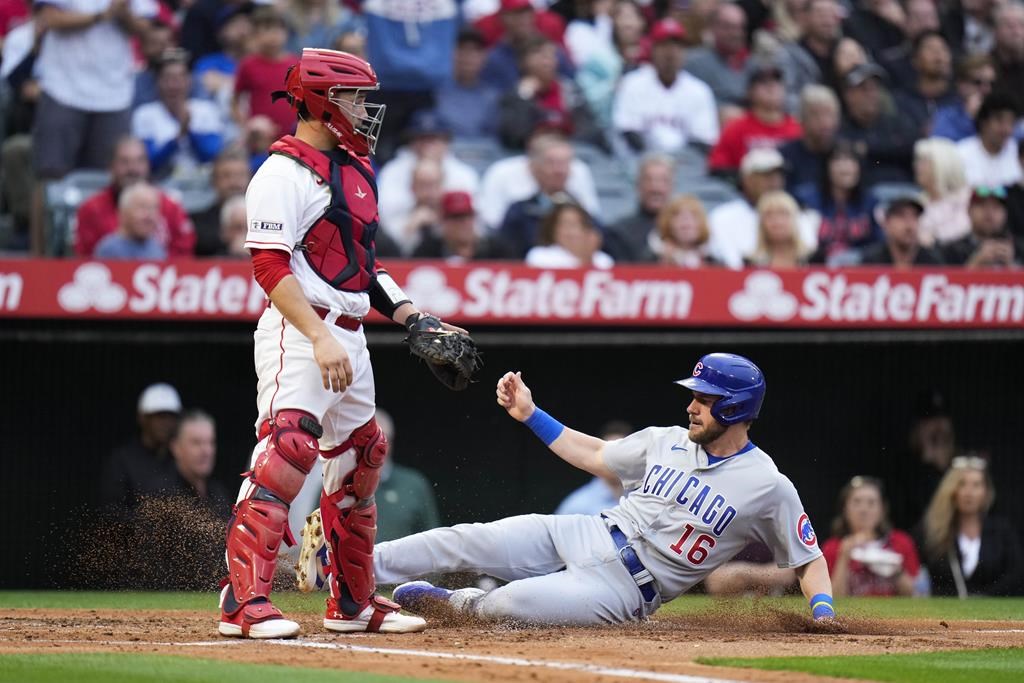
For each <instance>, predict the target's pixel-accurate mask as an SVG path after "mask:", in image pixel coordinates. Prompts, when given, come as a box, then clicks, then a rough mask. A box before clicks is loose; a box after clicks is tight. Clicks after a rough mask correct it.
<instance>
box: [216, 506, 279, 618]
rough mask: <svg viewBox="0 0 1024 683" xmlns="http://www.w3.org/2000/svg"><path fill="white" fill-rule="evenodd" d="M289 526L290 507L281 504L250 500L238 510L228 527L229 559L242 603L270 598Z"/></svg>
mask: <svg viewBox="0 0 1024 683" xmlns="http://www.w3.org/2000/svg"><path fill="white" fill-rule="evenodd" d="M287 526H288V508H287V506H285V505H282V504H281V503H276V502H273V501H268V500H257V499H255V498H248V499H246V500H243V501H242V502H241V503H239V504H238V506H237V507H236V509H235V516H234V517H233V518H232V519H231V523H230V525H229V526H228V536H227V557H228V578H229V580H230V581H231V586H232V588H233V589H234V593H235V598H236V599H237V600H238V602H239V603H241V604H245V603H247V602H249V601H250V600H253V599H254V598H265V597H267V596H269V595H270V589H271V586H272V584H273V580H274V570H275V568H276V567H277V550H278V548H279V547H280V546H281V539H282V538H283V537H284V532H285V528H286V527H287Z"/></svg>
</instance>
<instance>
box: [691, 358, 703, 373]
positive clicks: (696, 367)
mask: <svg viewBox="0 0 1024 683" xmlns="http://www.w3.org/2000/svg"><path fill="white" fill-rule="evenodd" d="M703 369H704V364H703V363H701V362H700V361H697V364H696V365H694V366H693V376H694V377H697V376H699V375H700V371H701V370H703Z"/></svg>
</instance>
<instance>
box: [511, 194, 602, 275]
mask: <svg viewBox="0 0 1024 683" xmlns="http://www.w3.org/2000/svg"><path fill="white" fill-rule="evenodd" d="M538 241H539V245H538V246H536V247H533V248H532V249H530V251H528V252H527V253H526V265H528V266H533V267H535V268H611V267H612V266H613V265H614V264H615V262H614V261H613V260H612V257H611V256H609V255H608V254H606V253H604V252H603V251H601V231H600V230H598V228H597V226H596V225H595V224H594V220H593V219H592V218H591V217H590V214H589V213H587V212H586V211H585V210H584V209H583V207H582V206H580V205H579V204H576V203H575V202H572V201H568V200H567V201H562V202H558V203H556V204H555V207H554V208H553V209H551V211H549V212H548V214H547V216H545V217H544V221H543V222H542V223H541V225H540V235H539V237H538Z"/></svg>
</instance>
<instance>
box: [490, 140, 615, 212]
mask: <svg viewBox="0 0 1024 683" xmlns="http://www.w3.org/2000/svg"><path fill="white" fill-rule="evenodd" d="M563 162H564V163H565V164H567V166H563ZM563 175H565V176H566V177H565V178H564V179H563V178H562V176H563ZM542 186H544V187H554V188H556V189H559V190H564V191H565V192H566V193H568V194H569V195H570V196H571V197H573V198H575V199H576V200H577V201H579V203H580V204H581V205H582V206H583V208H585V209H586V210H587V212H588V213H590V214H591V215H597V214H598V213H599V212H600V204H599V203H598V200H597V188H596V187H595V185H594V176H593V175H592V174H591V172H590V167H589V166H587V165H586V164H585V163H583V162H582V161H581V160H580V159H577V158H576V156H575V153H574V152H573V149H572V145H569V144H567V140H566V137H565V135H564V134H563V133H562V132H561V131H559V130H557V129H552V128H549V127H547V126H545V127H542V128H538V129H536V130H534V132H533V134H532V135H531V136H530V140H529V141H528V142H527V143H526V154H518V155H515V156H511V157H506V158H504V159H499V160H498V161H495V162H494V163H493V164H491V165H490V166H489V167H488V168H487V171H486V172H485V173H484V177H483V180H482V181H481V183H480V194H479V195H478V196H477V211H478V212H479V215H480V218H481V219H482V221H483V224H484V225H485V226H486V227H487V228H488V229H489V230H496V229H498V227H499V226H500V225H501V223H502V221H503V220H504V218H505V214H506V213H507V212H508V210H509V207H510V206H512V205H513V204H515V203H516V202H519V201H523V200H525V199H529V198H530V197H533V196H534V195H536V194H537V193H538V192H539V191H540V188H541V187H542Z"/></svg>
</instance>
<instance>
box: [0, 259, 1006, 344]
mask: <svg viewBox="0 0 1024 683" xmlns="http://www.w3.org/2000/svg"><path fill="white" fill-rule="evenodd" d="M389 271H390V272H391V273H392V275H393V276H394V277H395V280H397V281H398V283H399V284H401V285H402V286H403V287H404V289H405V291H406V292H407V293H408V294H409V296H410V298H411V299H412V300H413V301H415V302H416V304H417V305H418V306H419V307H420V308H422V309H423V310H426V311H430V312H432V313H434V314H436V315H439V316H441V317H443V318H445V319H448V320H451V321H452V322H462V323H467V324H473V323H488V324H516V325H600V326H657V327H673V326H706V327H715V326H717V327H729V326H736V327H740V326H742V327H751V326H757V327H811V328H813V327H817V328H833V327H904V328H915V327H916V328H941V327H965V328H967V327H970V328H1019V327H1022V326H1024V273H1022V272H1021V271H990V272H976V271H975V272H972V271H964V270H939V271H931V270H915V271H912V272H911V271H901V272H893V271H884V270H875V269H867V268H864V269H848V270H823V269H811V270H796V271H786V272H774V271H767V270H750V271H730V270H718V269H705V270H679V269H676V268H662V267H621V268H616V269H614V270H544V269H534V268H528V267H526V266H523V265H521V264H514V263H498V262H481V263H479V264H471V265H462V266H453V265H448V264H446V263H443V262H432V261H404V262H394V263H393V264H390V265H389ZM265 306H266V302H265V297H264V294H263V290H262V289H260V287H259V286H258V285H257V284H256V283H255V282H254V281H253V279H252V274H251V271H250V267H249V264H248V262H246V261H221V260H207V261H175V262H166V263H147V262H123V261H122V262H98V261H51V260H23V261H19V260H7V261H5V260H0V317H3V318H14V317H19V318H90V319H96V318H109V319H164V320H175V319H181V320H208V321H216V320H255V319H256V318H257V317H259V315H260V314H261V313H262V312H263V310H264V308H265ZM374 316H375V319H376V320H378V321H379V320H380V317H379V316H376V314H374Z"/></svg>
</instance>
